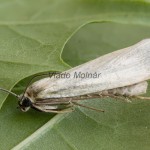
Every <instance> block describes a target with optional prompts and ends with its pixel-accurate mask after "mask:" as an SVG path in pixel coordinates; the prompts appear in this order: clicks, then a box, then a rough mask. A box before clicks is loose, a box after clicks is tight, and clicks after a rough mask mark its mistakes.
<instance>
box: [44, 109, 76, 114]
mask: <svg viewBox="0 0 150 150" xmlns="http://www.w3.org/2000/svg"><path fill="white" fill-rule="evenodd" d="M43 111H44V112H49V113H57V114H63V113H69V112H73V111H74V109H62V110H57V109H56V110H51V109H44V110H43Z"/></svg>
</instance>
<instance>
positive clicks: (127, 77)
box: [1, 39, 150, 113]
mask: <svg viewBox="0 0 150 150" xmlns="http://www.w3.org/2000/svg"><path fill="white" fill-rule="evenodd" d="M65 75H66V76H65ZM64 76H65V77H64ZM148 79H150V39H145V40H143V41H141V42H139V43H137V44H135V45H133V46H130V47H128V48H124V49H121V50H118V51H115V52H112V53H109V54H106V55H104V56H101V57H99V58H97V59H95V60H92V61H89V62H87V63H85V64H82V65H79V66H77V67H75V68H72V69H70V70H68V71H66V72H62V73H61V74H60V75H54V76H52V77H47V78H43V79H41V80H39V81H36V82H34V83H33V84H31V85H30V86H29V87H28V88H27V89H26V91H25V92H24V94H22V95H21V96H18V95H16V94H14V93H12V92H9V93H11V94H13V95H15V96H16V97H18V99H19V107H20V108H21V110H22V111H27V110H29V108H34V109H37V110H40V111H43V112H53V113H64V112H68V111H70V110H69V109H67V108H72V107H73V106H74V105H79V106H83V107H87V106H84V105H82V104H79V103H77V101H78V100H84V99H91V98H101V97H112V98H123V97H128V98H132V97H137V98H140V99H150V98H149V97H142V96H139V95H141V94H144V93H146V90H147V86H148V83H147V81H146V80H148ZM1 90H3V91H6V92H8V91H7V90H5V89H2V88H1ZM87 108H90V109H94V108H92V107H87Z"/></svg>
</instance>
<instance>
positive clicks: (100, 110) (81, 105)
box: [71, 102, 104, 112]
mask: <svg viewBox="0 0 150 150" xmlns="http://www.w3.org/2000/svg"><path fill="white" fill-rule="evenodd" d="M71 103H72V104H73V105H77V106H80V107H84V108H88V109H91V110H95V111H98V112H104V110H102V109H97V108H94V107H89V106H86V105H83V104H79V103H77V102H71Z"/></svg>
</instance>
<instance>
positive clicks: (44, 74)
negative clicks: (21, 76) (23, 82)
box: [21, 72, 52, 99]
mask: <svg viewBox="0 0 150 150" xmlns="http://www.w3.org/2000/svg"><path fill="white" fill-rule="evenodd" d="M40 76H49V77H52V76H51V73H50V72H49V73H43V74H37V75H35V76H34V77H32V78H31V80H30V81H29V82H28V84H27V86H26V88H25V90H24V92H23V94H22V97H21V99H23V97H24V94H25V92H26V91H27V88H28V86H29V85H30V84H31V82H32V80H33V79H35V78H36V77H40Z"/></svg>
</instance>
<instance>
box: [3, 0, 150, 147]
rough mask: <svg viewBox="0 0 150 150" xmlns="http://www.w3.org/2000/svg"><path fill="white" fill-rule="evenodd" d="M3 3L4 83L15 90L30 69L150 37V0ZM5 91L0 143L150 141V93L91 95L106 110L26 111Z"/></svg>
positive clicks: (60, 66)
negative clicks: (140, 96) (142, 96)
mask: <svg viewBox="0 0 150 150" xmlns="http://www.w3.org/2000/svg"><path fill="white" fill-rule="evenodd" d="M0 8H1V9H0V68H1V71H0V86H1V87H4V88H7V89H12V88H13V87H14V85H15V88H14V89H13V91H14V92H16V93H22V92H23V89H24V87H25V86H26V85H27V83H28V81H29V78H26V77H28V76H32V75H34V74H37V73H40V72H45V71H63V70H66V69H68V68H70V67H69V65H71V66H76V65H78V64H81V63H84V62H86V61H89V60H91V59H94V58H96V57H99V56H100V55H103V54H105V53H109V52H112V51H114V50H117V49H120V48H124V47H127V46H129V45H132V44H134V43H136V42H138V41H139V40H142V39H144V38H149V37H150V35H149V34H150V19H149V13H150V4H149V3H148V2H143V1H129V0H123V1H121V0H120V1H118V0H117V1H116V0H109V1H105V0H99V1H97V0H86V1H85V0H76V1H73V0H61V1H59V0H55V1H52V0H51V1H50V0H39V1H38V2H37V1H34V0H30V1H29V0H26V1H25V0H20V1H8V0H5V1H4V0H1V1H0ZM90 22H99V24H89V25H86V24H88V23H90ZM104 22H105V23H104ZM113 22H114V23H113ZM115 22H116V23H115ZM84 25H86V26H84ZM83 26H84V27H83ZM81 27H82V28H81ZM80 28H81V29H80ZM79 29H80V30H79ZM75 33H76V34H75ZM71 37H72V38H71ZM70 38H71V39H70ZM69 39H70V40H69ZM68 40H69V41H68ZM67 41H68V42H67ZM66 43H67V44H66ZM64 46H65V48H64ZM63 48H64V50H63ZM62 50H63V53H62ZM61 54H62V58H61ZM62 59H63V60H62ZM65 62H66V63H67V64H69V65H67V64H66V63H65ZM19 81H20V82H19ZM16 84H17V85H16ZM6 96H7V95H6V94H5V93H0V104H1V106H2V107H1V111H0V120H1V121H0V139H1V140H0V149H2V150H3V149H4V150H6V149H12V148H14V149H53V150H55V149H56V150H59V149H61V150H63V149H65V150H66V149H75V150H83V149H87V150H88V149H89V150H91V149H95V150H96V149H97V150H99V149H114V150H115V149H119V150H122V149H124V150H125V149H141V150H143V149H144V150H148V149H149V147H150V143H149V138H150V137H149V132H150V129H149V125H150V121H149V106H150V102H148V101H140V100H136V101H134V102H133V103H126V102H122V101H116V100H113V99H101V100H99V99H97V100H92V101H87V102H85V103H86V105H89V106H94V107H96V108H102V109H104V110H105V113H98V112H94V111H91V110H87V109H83V108H79V109H76V111H75V112H72V113H68V114H61V115H53V114H46V113H41V112H37V111H34V110H31V111H29V112H27V113H23V112H20V111H19V110H18V109H16V106H17V100H16V99H15V98H13V97H12V96H9V97H8V98H7V99H5V98H6Z"/></svg>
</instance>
